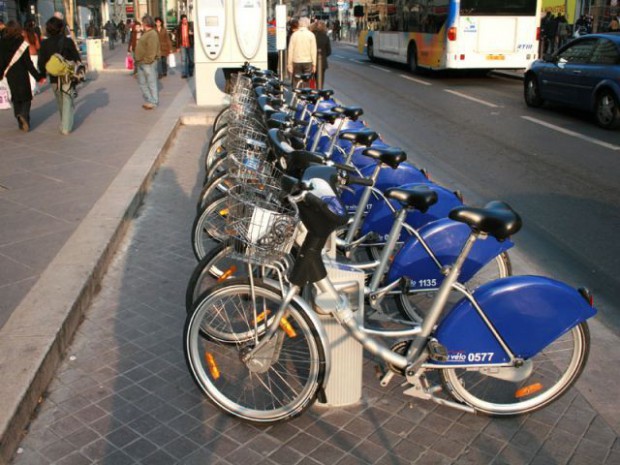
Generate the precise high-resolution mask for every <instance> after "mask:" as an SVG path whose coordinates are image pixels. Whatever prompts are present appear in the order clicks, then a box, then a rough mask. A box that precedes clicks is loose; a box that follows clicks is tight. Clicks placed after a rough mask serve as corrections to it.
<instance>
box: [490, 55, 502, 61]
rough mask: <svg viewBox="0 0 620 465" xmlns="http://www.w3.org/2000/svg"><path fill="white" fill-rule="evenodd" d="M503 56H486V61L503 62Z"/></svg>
mask: <svg viewBox="0 0 620 465" xmlns="http://www.w3.org/2000/svg"><path fill="white" fill-rule="evenodd" d="M505 59H506V57H505V56H504V55H487V60H505Z"/></svg>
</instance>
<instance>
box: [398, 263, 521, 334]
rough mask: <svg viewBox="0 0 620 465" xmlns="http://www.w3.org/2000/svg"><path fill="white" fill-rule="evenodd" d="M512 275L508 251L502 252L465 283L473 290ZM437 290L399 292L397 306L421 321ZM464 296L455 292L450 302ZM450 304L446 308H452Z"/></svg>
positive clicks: (411, 317) (413, 318)
mask: <svg viewBox="0 0 620 465" xmlns="http://www.w3.org/2000/svg"><path fill="white" fill-rule="evenodd" d="M511 275H512V265H511V263H510V257H509V256H508V253H507V252H502V253H500V254H499V255H497V256H496V257H495V258H494V259H493V260H491V261H489V263H487V264H486V265H485V266H483V267H482V268H481V269H480V270H479V271H478V272H477V273H476V274H475V275H474V276H472V278H471V279H470V280H469V281H467V282H466V283H465V286H466V287H467V288H468V289H469V290H470V291H473V290H474V289H476V288H477V287H478V286H480V285H481V284H484V283H488V282H489V281H493V280H495V279H499V278H506V277H507V276H511ZM436 295H437V292H436V291H421V292H411V293H408V294H407V293H403V294H399V295H398V296H397V297H396V306H397V307H398V309H399V311H400V313H401V315H402V316H404V317H405V318H409V319H410V320H412V321H417V322H421V321H422V320H423V319H424V318H426V316H427V315H428V311H429V310H430V308H431V305H433V302H434V300H435V296H436ZM461 297H463V296H462V295H461V294H460V293H457V292H453V293H452V296H451V300H450V302H452V303H455V302H456V301H457V300H458V299H460V298H461ZM451 307H452V305H450V304H448V305H447V306H446V308H451Z"/></svg>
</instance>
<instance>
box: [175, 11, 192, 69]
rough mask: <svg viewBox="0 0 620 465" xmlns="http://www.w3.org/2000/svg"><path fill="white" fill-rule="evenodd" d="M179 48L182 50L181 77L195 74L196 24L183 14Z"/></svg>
mask: <svg viewBox="0 0 620 465" xmlns="http://www.w3.org/2000/svg"><path fill="white" fill-rule="evenodd" d="M177 48H178V49H179V50H180V51H181V77H182V78H183V79H185V78H188V77H191V76H192V75H193V74H194V24H193V23H191V22H189V21H188V20H187V15H181V24H179V27H178V28H177Z"/></svg>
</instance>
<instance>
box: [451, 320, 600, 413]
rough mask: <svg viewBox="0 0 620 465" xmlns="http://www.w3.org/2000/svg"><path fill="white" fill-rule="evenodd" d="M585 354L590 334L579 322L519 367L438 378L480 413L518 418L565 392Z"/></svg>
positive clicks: (465, 371)
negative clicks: (515, 416) (503, 375)
mask: <svg viewBox="0 0 620 465" xmlns="http://www.w3.org/2000/svg"><path fill="white" fill-rule="evenodd" d="M589 351H590V332H589V330H588V325H587V323H586V322H583V323H581V324H579V325H577V326H575V327H574V328H573V329H572V330H570V331H568V332H567V333H565V334H564V335H562V336H561V337H559V338H558V339H556V340H555V341H553V342H552V343H551V344H549V345H548V346H547V347H546V348H545V349H544V350H542V351H541V352H540V353H538V354H537V355H535V356H534V357H532V358H530V359H529V360H526V361H525V363H524V365H523V366H522V367H519V368H506V369H504V368H501V369H489V370H488V371H485V369H484V368H469V369H461V368H448V369H445V370H441V377H442V380H443V382H444V385H445V386H446V388H447V390H448V391H449V392H450V393H451V394H453V395H454V396H455V397H456V398H457V399H459V400H461V401H463V402H465V403H466V404H469V405H471V406H472V407H473V408H475V409H476V410H477V411H479V412H481V413H484V414H487V415H493V416H511V415H521V414H524V413H528V412H533V411H535V410H538V409H540V408H542V407H544V406H546V405H548V404H550V403H551V402H553V401H554V400H557V399H558V398H560V397H561V396H562V395H563V394H564V393H566V391H567V390H568V389H569V388H570V387H571V386H572V385H573V384H574V383H575V381H576V380H577V378H579V375H580V374H581V372H582V371H583V368H584V366H585V365H586V361H587V359H588V353H589ZM529 370H531V373H528V372H529ZM522 373H523V374H522ZM502 374H505V375H510V376H511V377H513V379H515V378H517V379H519V378H524V379H521V380H520V381H516V380H513V381H510V380H508V379H500V378H499V377H498V376H500V375H502ZM506 377H507V376H506Z"/></svg>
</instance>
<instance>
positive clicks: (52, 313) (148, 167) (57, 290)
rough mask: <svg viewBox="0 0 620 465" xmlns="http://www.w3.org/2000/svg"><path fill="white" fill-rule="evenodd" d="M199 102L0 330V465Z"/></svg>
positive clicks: (180, 103) (150, 148) (179, 107)
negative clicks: (2, 379) (157, 174)
mask: <svg viewBox="0 0 620 465" xmlns="http://www.w3.org/2000/svg"><path fill="white" fill-rule="evenodd" d="M191 100H192V96H191V90H190V89H189V87H187V88H185V89H184V90H182V91H181V92H180V93H179V94H178V95H177V97H176V98H175V100H174V101H173V103H172V104H171V105H170V107H169V108H168V109H167V110H166V112H165V113H164V115H163V116H162V117H161V118H160V119H159V121H158V122H157V123H156V124H155V126H154V127H153V128H152V129H151V131H150V132H149V133H148V134H147V135H146V137H145V139H144V142H143V143H142V144H141V145H140V146H139V147H138V149H137V150H136V151H135V152H134V153H133V155H132V156H131V158H130V159H129V161H128V162H127V163H126V164H125V166H124V167H123V168H122V169H121V171H120V172H119V174H118V175H117V176H116V178H115V179H114V180H113V181H112V183H111V184H110V186H109V187H108V189H107V190H106V191H105V193H104V194H103V196H102V197H101V198H100V199H99V200H98V201H97V203H96V204H95V205H94V206H93V208H92V209H91V211H90V212H89V213H88V215H87V216H86V217H85V218H84V220H83V221H82V222H81V223H80V225H79V226H78V228H77V229H76V230H75V232H74V233H73V234H72V235H71V237H70V238H69V240H68V241H67V243H66V244H65V245H64V246H63V248H62V249H61V250H60V251H59V252H58V254H57V255H56V257H55V258H54V259H53V260H52V262H51V263H50V264H49V265H48V267H47V268H46V269H45V271H44V272H43V273H42V274H41V276H40V278H39V280H38V281H37V283H36V284H35V286H34V287H33V288H32V289H31V291H30V292H29V293H28V294H27V295H26V297H24V299H23V300H22V302H21V303H20V305H19V306H18V307H17V309H16V310H15V311H14V312H13V314H12V315H11V317H10V318H9V320H8V321H7V322H6V323H5V325H4V326H3V327H2V329H0V373H1V374H2V376H3V377H4V379H5V382H3V383H0V465H4V464H7V463H9V461H10V460H11V458H12V456H13V454H14V452H15V450H16V449H17V447H18V446H19V444H20V441H21V440H22V439H23V434H24V432H25V431H26V429H27V427H28V424H29V422H30V421H31V418H32V415H33V413H34V411H35V409H36V408H37V405H38V404H39V403H40V402H41V400H42V399H43V397H44V394H45V391H46V389H47V386H48V385H49V383H50V382H51V380H52V379H53V377H54V375H55V373H56V370H57V368H58V366H59V363H60V361H61V360H62V359H63V357H64V353H65V351H66V349H67V348H68V346H69V344H70V343H71V341H72V338H73V335H74V333H75V331H76V329H77V328H78V327H79V325H80V323H81V321H82V318H83V314H84V311H85V310H86V309H87V308H88V307H89V305H90V303H91V301H92V298H93V297H94V296H95V295H96V294H97V292H98V291H99V283H100V281H101V279H102V277H103V276H104V274H105V273H106V271H107V268H108V265H109V263H110V260H111V258H112V257H113V255H114V253H115V252H116V249H117V247H118V246H119V244H120V242H121V241H122V240H123V238H124V235H125V232H126V231H127V228H128V226H129V223H130V221H131V219H132V218H133V217H134V215H135V213H136V211H137V210H138V208H139V207H140V205H141V204H142V201H143V199H144V197H145V195H146V193H147V192H148V190H149V187H150V185H151V182H152V180H153V178H154V176H155V174H156V172H157V170H158V169H159V166H160V165H161V164H162V162H163V161H164V159H165V154H166V152H167V150H168V147H169V146H170V144H171V142H172V141H173V139H174V137H175V135H176V133H177V130H178V129H179V127H180V126H181V125H182V124H204V123H206V122H207V121H208V116H205V115H204V111H203V115H202V116H199V115H198V114H193V116H192V115H190V116H189V117H185V118H184V117H182V116H181V112H182V111H183V109H185V108H186V107H187V106H188V104H189V103H190V101H191Z"/></svg>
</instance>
